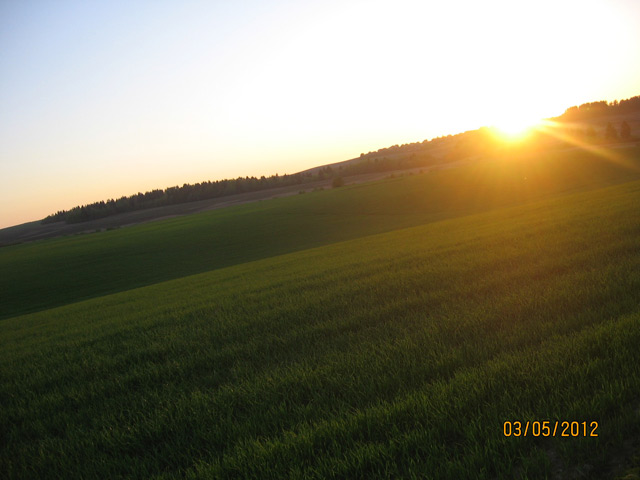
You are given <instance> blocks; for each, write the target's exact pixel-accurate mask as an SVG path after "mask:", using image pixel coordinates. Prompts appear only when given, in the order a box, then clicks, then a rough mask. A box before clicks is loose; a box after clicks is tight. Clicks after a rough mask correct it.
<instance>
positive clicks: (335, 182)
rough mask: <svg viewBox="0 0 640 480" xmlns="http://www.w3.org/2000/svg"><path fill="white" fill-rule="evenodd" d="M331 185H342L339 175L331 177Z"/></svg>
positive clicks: (335, 186)
mask: <svg viewBox="0 0 640 480" xmlns="http://www.w3.org/2000/svg"><path fill="white" fill-rule="evenodd" d="M331 186H332V187H333V188H338V187H342V186H344V180H343V179H342V177H341V176H339V175H338V176H336V177H333V180H332V181H331Z"/></svg>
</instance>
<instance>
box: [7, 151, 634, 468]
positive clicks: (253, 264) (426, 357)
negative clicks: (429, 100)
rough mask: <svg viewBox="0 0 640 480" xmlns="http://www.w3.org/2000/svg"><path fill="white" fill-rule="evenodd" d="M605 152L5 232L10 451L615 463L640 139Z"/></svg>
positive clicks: (108, 464)
mask: <svg viewBox="0 0 640 480" xmlns="http://www.w3.org/2000/svg"><path fill="white" fill-rule="evenodd" d="M600 153H605V154H606V156H604V157H603V156H600V155H595V154H592V153H588V152H585V151H581V150H572V151H567V150H565V151H560V152H549V153H547V154H545V155H525V154H523V155H508V156H506V155H505V156H498V157H497V158H494V159H493V160H490V161H489V160H488V161H485V162H476V163H469V164H464V165H459V166H458V167H456V168H451V169H448V170H439V171H435V172H432V173H429V174H423V175H407V176H403V177H396V178H391V179H387V180H384V181H380V182H377V183H372V184H362V185H355V186H351V187H347V188H341V189H334V190H330V191H320V192H315V193H313V194H306V195H296V196H292V197H287V198H280V199H276V200H270V201H267V202H259V203H252V204H245V205H240V206H236V207H231V208H228V209H222V210H217V211H210V212H204V213H200V214H196V215H191V216H185V217H178V218H172V219H167V220H163V221H158V222H154V223H148V224H144V225H138V226H133V227H130V228H127V229H120V230H113V231H107V232H101V233H95V234H91V235H83V236H76V237H68V238H57V239H50V240H42V241H37V242H33V243H30V244H22V245H14V246H9V247H5V248H3V249H0V268H1V270H2V271H3V276H2V278H1V280H0V281H1V282H2V284H1V285H0V290H1V291H2V292H3V296H2V303H1V304H0V308H1V311H2V314H3V317H4V318H3V320H1V321H0V402H2V405H3V408H2V409H1V410H0V445H1V446H2V448H0V472H3V474H4V475H3V476H4V477H6V478H60V477H65V478H70V477H74V478H114V477H127V478H238V477H240V478H256V479H258V478H260V479H262V478H331V477H332V478H421V477H425V476H431V477H433V478H571V477H578V476H580V477H581V478H612V477H614V476H616V475H618V474H619V475H622V474H624V473H625V472H626V471H628V469H629V468H631V466H633V464H632V459H633V457H634V455H635V454H636V453H637V452H638V451H640V442H638V440H637V439H638V438H640V437H639V436H638V434H639V433H640V417H639V416H638V413H637V412H638V401H637V399H638V398H639V397H640V367H639V365H640V351H639V350H638V348H637V345H638V342H639V341H640V327H639V325H640V322H639V321H640V309H639V305H640V274H639V273H638V272H640V251H639V250H638V235H639V234H640V210H639V209H638V208H637V205H639V204H640V150H639V149H637V148H631V149H607V150H601V151H600ZM29 312H31V313H29ZM517 422H520V423H521V424H520V426H519V424H518V423H517ZM536 422H537V423H536ZM544 422H549V423H547V424H545V423H544ZM536 425H537V429H536ZM545 425H546V427H547V430H545ZM525 429H526V430H525ZM525 431H526V432H527V433H526V434H525Z"/></svg>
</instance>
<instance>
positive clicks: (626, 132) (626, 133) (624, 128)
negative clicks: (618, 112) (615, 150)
mask: <svg viewBox="0 0 640 480" xmlns="http://www.w3.org/2000/svg"><path fill="white" fill-rule="evenodd" d="M620 137H621V138H622V139H623V140H629V139H630V138H631V127H630V126H629V124H628V123H627V122H626V120H625V121H623V122H622V125H620Z"/></svg>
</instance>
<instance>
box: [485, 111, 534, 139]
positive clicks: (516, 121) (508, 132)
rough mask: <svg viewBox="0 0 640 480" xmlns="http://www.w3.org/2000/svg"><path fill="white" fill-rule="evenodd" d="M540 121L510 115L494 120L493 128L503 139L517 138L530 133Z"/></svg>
mask: <svg viewBox="0 0 640 480" xmlns="http://www.w3.org/2000/svg"><path fill="white" fill-rule="evenodd" d="M540 122H541V120H540V119H531V118H526V117H517V116H512V117H507V118H504V119H501V120H499V121H497V122H494V124H493V128H495V129H496V130H497V131H498V133H499V134H500V136H501V137H502V138H504V139H505V140H519V139H522V138H524V137H526V136H527V135H528V134H529V133H531V131H533V130H534V129H535V128H536V127H537V126H538V125H540Z"/></svg>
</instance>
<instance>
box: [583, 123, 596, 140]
mask: <svg viewBox="0 0 640 480" xmlns="http://www.w3.org/2000/svg"><path fill="white" fill-rule="evenodd" d="M584 135H585V136H586V137H587V138H588V139H590V140H593V139H594V138H596V129H595V128H593V126H591V125H589V126H588V127H587V129H586V130H585V132H584Z"/></svg>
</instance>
